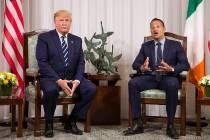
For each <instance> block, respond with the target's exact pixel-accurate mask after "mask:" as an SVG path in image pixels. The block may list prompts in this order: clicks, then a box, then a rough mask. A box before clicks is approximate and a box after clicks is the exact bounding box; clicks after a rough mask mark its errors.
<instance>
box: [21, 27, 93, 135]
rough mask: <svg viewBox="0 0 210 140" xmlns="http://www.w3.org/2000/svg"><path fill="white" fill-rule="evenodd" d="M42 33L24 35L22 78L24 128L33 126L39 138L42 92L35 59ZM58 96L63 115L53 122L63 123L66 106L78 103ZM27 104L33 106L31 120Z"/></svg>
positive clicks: (87, 128) (85, 128)
mask: <svg viewBox="0 0 210 140" xmlns="http://www.w3.org/2000/svg"><path fill="white" fill-rule="evenodd" d="M42 32H45V31H44V30H42V31H32V32H27V33H24V66H25V67H24V76H25V87H26V89H25V91H26V92H25V95H26V98H25V112H24V120H25V127H27V123H32V124H33V126H34V136H40V135H41V134H42V131H41V123H43V122H44V121H43V118H42V117H41V106H42V91H41V89H40V83H39V76H40V74H39V73H38V64H37V61H36V57H35V50H36V44H37V39H38V35H39V34H40V33H42ZM59 94H60V95H59V99H58V101H57V105H62V106H63V114H62V116H60V117H55V118H54V122H56V121H57V122H58V121H62V122H64V121H65V120H66V119H67V115H68V105H69V104H75V103H77V102H79V101H80V100H79V99H76V98H71V97H69V96H66V94H65V93H64V92H62V91H61V92H60V93H59ZM29 103H32V104H34V105H35V116H34V117H33V118H32V117H30V116H29V115H28V112H29ZM88 114H89V113H87V119H86V122H85V127H84V131H85V132H90V119H89V115H88Z"/></svg>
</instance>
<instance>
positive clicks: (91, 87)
mask: <svg viewBox="0 0 210 140" xmlns="http://www.w3.org/2000/svg"><path fill="white" fill-rule="evenodd" d="M87 92H88V93H89V94H91V96H95V94H96V85H94V84H91V86H89V87H88V91H87Z"/></svg>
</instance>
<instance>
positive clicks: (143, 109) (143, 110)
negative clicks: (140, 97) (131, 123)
mask: <svg viewBox="0 0 210 140" xmlns="http://www.w3.org/2000/svg"><path fill="white" fill-rule="evenodd" d="M141 105H142V112H141V114H142V116H141V118H142V121H143V124H146V104H141Z"/></svg>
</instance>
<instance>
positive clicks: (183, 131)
mask: <svg viewBox="0 0 210 140" xmlns="http://www.w3.org/2000/svg"><path fill="white" fill-rule="evenodd" d="M180 109H181V128H180V135H181V136H185V135H186V99H181V104H180Z"/></svg>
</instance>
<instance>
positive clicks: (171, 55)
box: [123, 18, 190, 139]
mask: <svg viewBox="0 0 210 140" xmlns="http://www.w3.org/2000/svg"><path fill="white" fill-rule="evenodd" d="M150 31H151V35H152V37H153V40H151V41H148V42H145V43H143V44H142V47H141V49H140V52H139V54H138V56H137V57H136V59H135V60H134V62H133V65H132V67H133V69H134V70H136V71H137V72H138V73H139V74H140V76H137V77H135V78H133V79H131V80H130V81H129V83H128V90H129V102H130V104H131V109H132V116H133V124H132V127H131V128H129V129H128V130H126V131H124V132H123V133H124V135H126V136H127V135H134V134H139V133H143V131H144V129H143V125H142V122H141V117H140V116H141V112H140V100H139V99H140V96H141V95H140V92H141V91H143V90H148V89H161V90H164V91H165V92H166V112H167V117H168V122H167V135H168V136H169V137H171V138H174V139H177V138H179V135H178V133H177V131H176V129H175V128H174V116H175V113H176V106H177V100H178V89H179V80H178V75H179V73H180V72H182V71H185V70H188V69H189V68H190V66H189V63H188V60H187V57H186V54H185V52H184V49H183V47H182V46H181V43H180V42H177V41H174V40H169V39H166V38H165V36H164V33H165V25H164V22H163V21H162V20H161V19H158V18H154V19H153V20H152V21H151V22H150Z"/></svg>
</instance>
